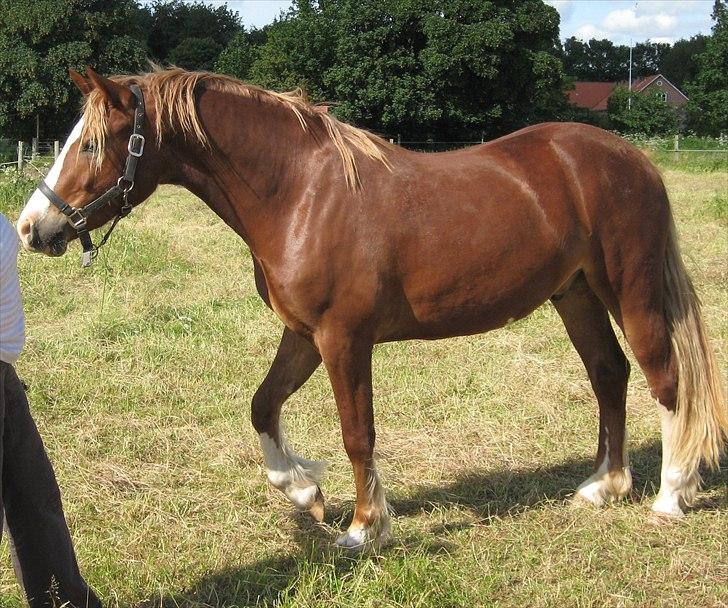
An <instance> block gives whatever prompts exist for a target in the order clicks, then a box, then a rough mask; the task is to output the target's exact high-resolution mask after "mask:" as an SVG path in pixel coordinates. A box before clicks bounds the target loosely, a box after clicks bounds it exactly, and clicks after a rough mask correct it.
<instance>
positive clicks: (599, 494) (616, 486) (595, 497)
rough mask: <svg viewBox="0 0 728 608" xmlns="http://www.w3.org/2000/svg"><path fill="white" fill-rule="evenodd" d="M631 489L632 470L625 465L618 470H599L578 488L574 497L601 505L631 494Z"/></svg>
mask: <svg viewBox="0 0 728 608" xmlns="http://www.w3.org/2000/svg"><path fill="white" fill-rule="evenodd" d="M631 491H632V472H631V471H630V469H629V467H623V468H622V469H619V470H616V471H597V472H596V473H594V474H593V475H592V476H590V477H589V478H588V479H586V480H585V481H584V482H583V483H582V484H581V485H580V486H579V487H578V488H577V491H576V494H575V496H574V498H575V499H576V500H579V501H586V502H588V503H590V504H592V505H594V506H595V507H601V506H603V505H605V504H606V503H608V502H613V501H617V500H621V499H622V498H625V497H626V496H629V494H630V492H631Z"/></svg>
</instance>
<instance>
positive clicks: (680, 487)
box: [652, 466, 700, 517]
mask: <svg viewBox="0 0 728 608" xmlns="http://www.w3.org/2000/svg"><path fill="white" fill-rule="evenodd" d="M699 487H700V474H699V473H698V472H697V471H693V472H690V473H685V472H684V471H681V470H680V469H678V468H677V467H670V466H666V467H665V469H664V470H663V471H662V480H661V484H660V491H659V492H658V493H657V498H656V499H655V502H654V503H653V505H652V510H653V511H654V512H655V513H659V514H661V515H668V516H670V517H682V516H683V515H684V509H686V508H687V506H688V505H689V504H690V503H691V502H692V501H693V500H694V499H695V495H696V493H697V491H698V488H699Z"/></svg>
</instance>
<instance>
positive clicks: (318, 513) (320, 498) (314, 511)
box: [308, 488, 325, 523]
mask: <svg viewBox="0 0 728 608" xmlns="http://www.w3.org/2000/svg"><path fill="white" fill-rule="evenodd" d="M308 512H309V513H310V514H311V517H313V518H314V520H316V521H317V522H318V523H321V522H322V521H323V520H324V512H325V510H324V495H323V494H322V492H321V488H319V489H318V491H317V492H316V497H315V498H314V503H313V504H312V505H311V506H310V507H309V509H308Z"/></svg>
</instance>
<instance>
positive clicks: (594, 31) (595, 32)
mask: <svg viewBox="0 0 728 608" xmlns="http://www.w3.org/2000/svg"><path fill="white" fill-rule="evenodd" d="M574 36H576V37H577V38H580V39H581V40H591V39H592V38H596V39H597V40H602V39H604V38H609V34H607V32H605V31H604V30H602V29H599V28H598V27H596V26H594V25H591V24H588V23H587V24H585V25H581V26H579V27H578V28H576V30H575V31H574Z"/></svg>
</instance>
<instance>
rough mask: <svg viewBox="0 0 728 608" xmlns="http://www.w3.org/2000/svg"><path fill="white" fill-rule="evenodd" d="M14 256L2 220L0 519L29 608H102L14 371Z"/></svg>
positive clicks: (13, 237) (17, 329) (9, 230)
mask: <svg viewBox="0 0 728 608" xmlns="http://www.w3.org/2000/svg"><path fill="white" fill-rule="evenodd" d="M17 255H18V235H17V232H16V231H15V228H13V226H12V224H11V223H10V222H9V221H8V219H7V218H6V217H5V216H4V215H2V214H1V213H0V512H2V511H3V510H4V513H5V524H6V529H7V532H9V536H10V548H11V557H12V561H13V566H14V568H15V573H16V576H17V577H18V580H19V581H20V583H21V584H22V586H23V590H24V592H25V595H26V597H27V599H28V603H29V605H30V606H31V608H51V607H55V606H67V607H69V608H71V607H73V608H99V607H100V606H101V602H100V601H99V599H98V598H97V597H96V595H95V594H94V592H93V591H92V590H91V589H90V588H89V587H88V585H87V584H86V582H85V581H84V580H83V578H82V577H81V573H80V572H79V570H78V564H77V562H76V555H75V553H74V551H73V544H72V542H71V536H70V534H69V532H68V526H67V525H66V519H65V517H64V515H63V507H62V505H61V493H60V491H59V489H58V484H57V482H56V477H55V475H54V473H53V467H52V465H51V463H50V460H48V456H47V455H46V452H45V449H44V448H43V442H42V440H41V438H40V435H39V434H38V429H37V428H36V426H35V423H34V422H33V418H32V417H31V415H30V409H29V407H28V400H27V398H26V396H25V388H24V386H23V384H22V382H21V381H20V379H19V378H18V375H17V374H16V373H15V368H14V367H13V366H14V364H15V362H16V361H17V359H18V357H19V356H20V353H21V351H22V349H23V344H24V342H25V315H24V313H23V303H22V300H21V295H20V282H19V280H18V268H17ZM0 538H2V531H1V530H0Z"/></svg>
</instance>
